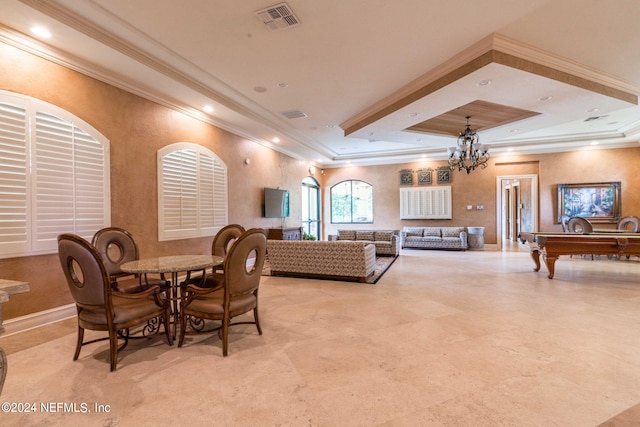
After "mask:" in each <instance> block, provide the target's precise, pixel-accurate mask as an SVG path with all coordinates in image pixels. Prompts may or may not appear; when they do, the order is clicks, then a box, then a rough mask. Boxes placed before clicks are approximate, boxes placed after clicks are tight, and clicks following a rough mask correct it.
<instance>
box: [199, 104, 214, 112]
mask: <svg viewBox="0 0 640 427" xmlns="http://www.w3.org/2000/svg"><path fill="white" fill-rule="evenodd" d="M202 109H203V110H204V111H206V112H207V113H213V107H212V106H211V105H205V106H204V107H203V108H202Z"/></svg>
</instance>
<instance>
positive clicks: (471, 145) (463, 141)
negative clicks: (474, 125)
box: [448, 116, 489, 173]
mask: <svg viewBox="0 0 640 427" xmlns="http://www.w3.org/2000/svg"><path fill="white" fill-rule="evenodd" d="M470 118H471V116H466V119H467V128H466V129H465V130H464V131H463V132H460V136H459V137H458V146H457V147H451V148H449V149H448V152H449V166H450V167H451V170H453V169H455V168H458V170H459V171H462V170H464V171H466V172H467V173H470V172H471V171H472V170H474V169H475V168H477V167H481V168H482V169H484V168H486V167H487V160H489V147H486V146H484V145H482V144H480V138H479V137H478V134H477V133H476V132H475V131H474V130H472V129H471V126H469V119H470Z"/></svg>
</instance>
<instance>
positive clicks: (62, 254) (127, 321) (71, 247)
mask: <svg viewBox="0 0 640 427" xmlns="http://www.w3.org/2000/svg"><path fill="white" fill-rule="evenodd" d="M58 257H59V258H60V265H61V266H62V270H63V272H64V275H65V278H66V279H67V284H68V286H69V290H70V291H71V295H72V296H73V299H74V300H75V303H76V308H77V312H78V339H77V343H76V351H75V354H74V356H73V360H74V361H75V360H77V359H78V356H80V350H81V348H82V346H83V345H85V344H90V343H93V342H96V341H100V340H104V339H107V338H108V339H109V361H110V365H111V371H115V370H116V365H117V363H118V351H120V350H122V349H124V348H125V347H126V346H127V343H128V339H129V329H130V328H133V327H135V326H139V325H148V324H149V323H148V322H149V321H150V320H152V319H162V321H163V322H164V328H165V333H166V336H167V341H168V342H169V345H173V339H172V337H171V334H170V332H169V331H170V329H169V304H168V303H167V301H165V300H163V299H161V298H160V288H159V287H158V286H151V287H149V288H148V289H146V290H144V291H141V292H138V293H134V294H125V293H122V292H115V291H114V290H113V289H112V287H111V279H110V278H109V273H108V272H107V269H106V267H105V265H104V263H103V261H102V257H101V256H100V254H99V253H98V252H97V251H96V250H95V248H94V247H93V246H92V245H91V244H90V243H89V242H87V241H86V240H84V239H83V238H81V237H79V236H76V235H74V234H61V235H60V236H58ZM158 324H159V322H158ZM85 329H89V330H94V331H106V332H107V333H108V337H107V338H99V339H95V340H90V341H87V342H84V331H85ZM119 337H120V338H122V339H124V343H123V344H122V345H121V346H120V347H118V338H119Z"/></svg>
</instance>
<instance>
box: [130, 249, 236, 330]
mask: <svg viewBox="0 0 640 427" xmlns="http://www.w3.org/2000/svg"><path fill="white" fill-rule="evenodd" d="M223 263H224V258H223V257H220V256H216V255H170V256H161V257H151V258H141V259H138V260H135V261H128V262H125V263H123V264H122V265H121V266H120V268H121V269H122V271H124V272H126V273H132V274H145V275H146V274H171V283H170V284H171V295H169V296H168V297H169V299H170V301H171V303H172V311H173V321H172V322H171V323H173V325H174V332H173V335H174V337H175V328H176V327H177V325H178V324H179V323H178V322H179V318H180V313H179V310H178V300H179V298H180V296H181V295H179V293H178V288H179V287H180V282H179V279H178V275H179V273H181V272H186V273H187V277H188V276H189V274H190V273H191V272H192V271H200V270H206V269H208V268H213V267H217V266H219V265H222V264H223Z"/></svg>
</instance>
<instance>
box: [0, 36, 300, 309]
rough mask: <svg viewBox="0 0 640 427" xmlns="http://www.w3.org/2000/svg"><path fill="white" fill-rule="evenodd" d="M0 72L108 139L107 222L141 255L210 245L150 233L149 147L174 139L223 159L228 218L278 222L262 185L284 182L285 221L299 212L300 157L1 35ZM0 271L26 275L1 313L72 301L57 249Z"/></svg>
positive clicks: (8, 83) (0, 81)
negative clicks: (26, 285) (22, 288)
mask: <svg viewBox="0 0 640 427" xmlns="http://www.w3.org/2000/svg"><path fill="white" fill-rule="evenodd" d="M0 76H1V77H0V90H6V91H11V92H16V93H21V94H24V95H28V96H32V97H34V98H38V99H42V100H44V101H46V102H49V103H51V104H54V105H57V106H59V107H61V108H63V109H65V110H67V111H69V112H71V113H72V114H74V115H76V116H78V117H80V118H81V119H83V120H84V121H86V122H87V123H89V124H90V125H91V126H93V127H94V128H96V129H97V130H98V131H99V132H101V133H102V134H103V135H104V136H105V137H106V138H107V139H109V141H110V147H111V222H112V225H114V226H118V227H123V228H126V229H128V230H129V231H131V233H133V235H134V237H135V238H136V240H137V242H138V244H139V247H140V253H141V255H142V256H156V255H168V254H186V253H208V252H210V251H211V238H200V239H188V240H176V241H170V242H159V241H158V231H157V230H158V222H157V218H158V215H157V211H158V208H157V206H158V205H157V180H156V152H157V150H158V149H160V148H162V147H164V146H166V145H169V144H172V143H175V142H184V141H186V142H193V143H197V144H200V145H203V146H205V147H207V148H209V149H210V150H212V151H213V152H215V153H216V154H217V155H218V156H219V157H220V158H221V159H222V160H223V161H224V162H225V163H226V165H227V167H228V170H229V221H230V222H232V223H240V224H243V225H244V226H245V227H277V226H280V220H278V219H267V218H262V203H263V200H262V197H263V196H262V191H263V190H262V189H263V187H280V188H284V189H289V190H292V194H291V217H290V219H289V221H288V222H287V225H289V224H290V223H293V222H294V221H295V220H298V221H299V219H300V213H301V200H300V190H299V188H300V183H301V182H302V180H303V179H304V177H305V176H307V174H308V172H307V170H308V166H309V165H308V164H307V163H305V162H301V161H298V160H295V159H292V158H290V157H288V156H285V155H282V154H279V153H277V152H275V151H273V150H270V149H268V148H265V147H263V146H261V145H259V144H256V143H254V142H251V141H248V140H246V139H243V138H240V137H238V136H236V135H233V134H231V133H229V132H225V131H223V130H220V129H218V128H216V127H214V126H211V125H209V124H206V123H203V122H201V121H198V120H195V119H193V118H190V117H187V116H185V115H184V114H182V113H179V112H175V111H172V110H170V109H168V108H166V107H164V106H161V105H158V104H156V103H153V102H150V101H147V100H145V99H143V98H140V97H138V96H135V95H132V94H130V93H128V92H125V91H123V90H120V89H117V88H115V87H113V86H110V85H108V84H105V83H102V82H99V81H97V80H95V79H92V78H90V77H87V76H84V75H82V74H79V73H77V72H75V71H71V70H69V69H66V68H64V67H61V66H59V65H56V64H54V63H51V62H49V61H46V60H43V59H41V58H38V57H35V56H33V55H30V54H28V53H25V52H23V51H21V50H18V49H15V48H13V47H10V46H8V45H5V44H2V43H0ZM246 158H249V159H251V160H252V161H251V162H250V164H249V165H245V164H244V159H246ZM294 225H295V224H294ZM0 272H1V273H0V276H1V277H2V278H4V279H9V280H24V281H28V282H30V283H31V292H29V293H27V294H22V295H16V296H14V297H12V298H11V300H10V301H9V303H7V304H5V305H4V306H3V311H4V317H5V319H10V318H13V317H18V316H23V315H26V314H30V313H34V312H38V311H42V310H46V309H50V308H54V307H58V306H61V305H65V304H69V303H72V302H73V301H72V299H71V297H70V295H69V292H68V290H67V285H66V283H65V281H64V276H63V275H62V271H61V269H60V265H59V262H58V258H57V255H44V256H37V257H22V258H13V259H4V260H2V259H0Z"/></svg>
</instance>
